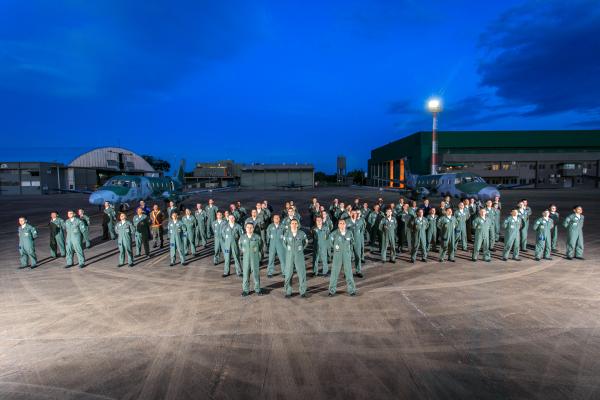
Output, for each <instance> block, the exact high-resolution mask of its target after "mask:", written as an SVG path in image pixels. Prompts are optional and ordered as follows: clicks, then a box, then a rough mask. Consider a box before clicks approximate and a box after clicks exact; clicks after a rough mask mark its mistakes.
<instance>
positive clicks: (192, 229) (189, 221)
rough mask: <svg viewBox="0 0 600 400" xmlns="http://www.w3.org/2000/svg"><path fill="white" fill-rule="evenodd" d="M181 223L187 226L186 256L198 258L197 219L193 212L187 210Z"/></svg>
mask: <svg viewBox="0 0 600 400" xmlns="http://www.w3.org/2000/svg"><path fill="white" fill-rule="evenodd" d="M181 222H183V224H184V225H185V241H184V244H183V246H184V249H185V250H184V252H185V254H186V256H187V255H188V254H191V255H192V257H194V256H196V229H197V228H196V226H197V222H196V217H194V215H193V214H192V210H190V209H189V208H186V209H185V215H184V216H183V218H181Z"/></svg>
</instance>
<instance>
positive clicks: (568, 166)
mask: <svg viewBox="0 0 600 400" xmlns="http://www.w3.org/2000/svg"><path fill="white" fill-rule="evenodd" d="M562 169H567V170H572V169H575V164H573V163H567V164H563V166H562Z"/></svg>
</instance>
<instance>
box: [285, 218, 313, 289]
mask: <svg viewBox="0 0 600 400" xmlns="http://www.w3.org/2000/svg"><path fill="white" fill-rule="evenodd" d="M283 245H284V246H285V249H286V250H285V281H284V285H283V287H284V289H285V295H286V296H291V295H292V278H293V277H294V271H295V272H296V273H297V274H298V281H299V290H300V295H305V294H306V263H305V262H304V249H305V248H306V246H307V245H308V239H307V238H306V234H305V233H304V232H302V231H301V230H300V229H298V232H296V236H294V235H293V234H292V230H291V229H288V230H287V231H286V232H285V234H284V235H283Z"/></svg>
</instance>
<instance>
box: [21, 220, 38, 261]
mask: <svg viewBox="0 0 600 400" xmlns="http://www.w3.org/2000/svg"><path fill="white" fill-rule="evenodd" d="M18 233H19V258H20V262H21V268H26V267H27V266H28V265H31V268H35V267H37V256H36V255H35V239H37V236H38V233H37V230H36V229H35V228H34V227H33V226H31V225H29V224H28V223H25V225H23V226H21V225H19V229H18ZM30 261H31V264H29V262H30Z"/></svg>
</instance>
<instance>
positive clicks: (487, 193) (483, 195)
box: [478, 186, 500, 201]
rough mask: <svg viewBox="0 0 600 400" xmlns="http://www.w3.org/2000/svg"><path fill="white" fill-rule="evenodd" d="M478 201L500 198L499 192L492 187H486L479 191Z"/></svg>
mask: <svg viewBox="0 0 600 400" xmlns="http://www.w3.org/2000/svg"><path fill="white" fill-rule="evenodd" d="M478 194H479V199H480V200H484V201H485V200H494V198H495V197H496V196H500V192H499V191H498V189H496V188H495V187H493V186H486V187H484V188H483V189H481V190H480V191H479V193H478Z"/></svg>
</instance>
